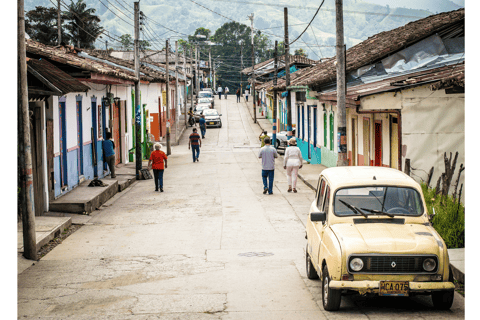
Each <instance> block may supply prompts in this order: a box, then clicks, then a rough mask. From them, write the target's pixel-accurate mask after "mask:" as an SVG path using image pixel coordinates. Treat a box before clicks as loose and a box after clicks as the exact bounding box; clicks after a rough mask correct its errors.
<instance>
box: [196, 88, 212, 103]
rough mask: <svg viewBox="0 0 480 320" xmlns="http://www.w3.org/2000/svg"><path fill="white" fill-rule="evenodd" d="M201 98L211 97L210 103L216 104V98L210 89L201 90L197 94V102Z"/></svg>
mask: <svg viewBox="0 0 480 320" xmlns="http://www.w3.org/2000/svg"><path fill="white" fill-rule="evenodd" d="M201 98H208V99H210V103H211V104H212V107H213V106H214V105H215V98H214V97H213V93H212V92H210V91H200V92H199V93H198V94H197V102H198V100H199V99H201Z"/></svg>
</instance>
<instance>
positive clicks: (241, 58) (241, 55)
mask: <svg viewBox="0 0 480 320" xmlns="http://www.w3.org/2000/svg"><path fill="white" fill-rule="evenodd" d="M240 70H243V46H242V43H241V42H240ZM242 92H243V73H242V72H241V71H240V95H242Z"/></svg>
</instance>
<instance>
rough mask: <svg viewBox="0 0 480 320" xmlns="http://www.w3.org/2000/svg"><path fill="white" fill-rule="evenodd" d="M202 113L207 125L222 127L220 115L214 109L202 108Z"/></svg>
mask: <svg viewBox="0 0 480 320" xmlns="http://www.w3.org/2000/svg"><path fill="white" fill-rule="evenodd" d="M202 114H203V115H204V116H205V122H206V126H207V127H219V128H221V127H222V119H221V118H220V117H221V116H222V115H221V114H218V111H217V110H215V109H204V110H203V111H202Z"/></svg>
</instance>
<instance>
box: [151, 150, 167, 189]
mask: <svg viewBox="0 0 480 320" xmlns="http://www.w3.org/2000/svg"><path fill="white" fill-rule="evenodd" d="M154 148H155V150H154V151H153V152H152V154H151V155H150V160H148V169H149V170H150V169H153V178H154V180H155V191H158V188H159V187H160V192H163V172H164V170H165V169H166V168H167V159H168V157H167V155H166V154H165V152H163V151H162V150H160V149H161V148H162V145H161V144H160V143H156V144H155V146H154Z"/></svg>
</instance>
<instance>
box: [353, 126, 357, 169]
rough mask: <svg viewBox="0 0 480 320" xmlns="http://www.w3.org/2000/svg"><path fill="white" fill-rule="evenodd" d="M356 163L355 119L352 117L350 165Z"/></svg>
mask: <svg viewBox="0 0 480 320" xmlns="http://www.w3.org/2000/svg"><path fill="white" fill-rule="evenodd" d="M356 165H358V163H357V119H355V118H352V166H356Z"/></svg>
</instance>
